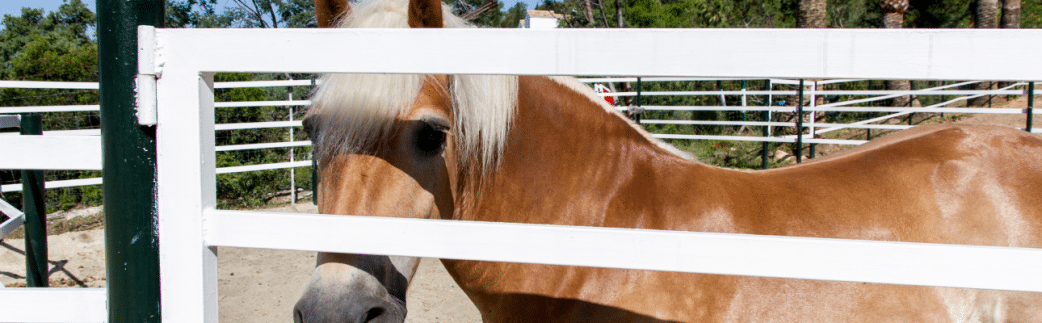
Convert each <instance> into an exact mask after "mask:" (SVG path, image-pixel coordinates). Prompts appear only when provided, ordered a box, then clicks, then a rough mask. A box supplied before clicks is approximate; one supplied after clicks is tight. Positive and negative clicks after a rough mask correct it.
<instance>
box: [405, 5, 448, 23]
mask: <svg viewBox="0 0 1042 323" xmlns="http://www.w3.org/2000/svg"><path fill="white" fill-rule="evenodd" d="M443 26H444V25H443V23H442V20H441V0H409V27H412V28H441V27H443Z"/></svg>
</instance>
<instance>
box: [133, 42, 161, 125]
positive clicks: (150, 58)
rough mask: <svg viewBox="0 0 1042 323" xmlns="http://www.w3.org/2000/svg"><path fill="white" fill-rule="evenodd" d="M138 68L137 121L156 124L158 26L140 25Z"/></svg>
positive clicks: (143, 123)
mask: <svg viewBox="0 0 1042 323" xmlns="http://www.w3.org/2000/svg"><path fill="white" fill-rule="evenodd" d="M137 33H138V44H137V69H138V74H137V77H136V78H135V79H134V91H135V94H134V98H135V99H136V100H137V123H138V124H139V125H142V126H154V125H156V123H157V120H158V117H157V116H156V105H157V102H156V100H157V99H156V79H157V78H158V73H157V71H158V70H159V69H158V68H156V59H155V57H156V56H155V52H156V50H155V49H156V28H155V27H152V26H138V28H137Z"/></svg>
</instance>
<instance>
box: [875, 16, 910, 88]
mask: <svg viewBox="0 0 1042 323" xmlns="http://www.w3.org/2000/svg"><path fill="white" fill-rule="evenodd" d="M879 9H880V10H881V11H883V27H884V28H887V29H891V28H894V29H896V28H903V27H904V23H905V12H908V0H880V1H879ZM886 88H887V90H891V91H908V90H911V89H912V85H911V83H910V82H908V80H889V81H886ZM909 103H911V96H899V97H896V98H893V99H892V100H890V106H894V107H904V106H908V104H909Z"/></svg>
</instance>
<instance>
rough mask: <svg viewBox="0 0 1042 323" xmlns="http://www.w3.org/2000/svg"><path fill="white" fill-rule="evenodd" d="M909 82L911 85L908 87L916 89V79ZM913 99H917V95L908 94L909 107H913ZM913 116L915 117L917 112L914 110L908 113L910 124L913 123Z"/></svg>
mask: <svg viewBox="0 0 1042 323" xmlns="http://www.w3.org/2000/svg"><path fill="white" fill-rule="evenodd" d="M908 84H909V85H910V86H909V87H908V88H909V89H910V90H914V89H915V81H908ZM912 101H915V96H913V95H911V94H909V95H908V107H909V108H911V107H912ZM912 117H915V112H912V113H909V114H908V125H909V126H911V125H912Z"/></svg>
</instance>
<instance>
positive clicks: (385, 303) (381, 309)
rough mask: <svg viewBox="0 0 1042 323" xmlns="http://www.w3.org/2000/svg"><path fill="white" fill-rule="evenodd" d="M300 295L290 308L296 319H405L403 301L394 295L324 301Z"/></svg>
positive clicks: (311, 322)
mask: <svg viewBox="0 0 1042 323" xmlns="http://www.w3.org/2000/svg"><path fill="white" fill-rule="evenodd" d="M306 296H307V295H305V297H303V298H301V299H300V301H298V302H297V305H296V306H295V307H294V309H293V321H294V322H296V323H332V322H337V323H341V322H346V323H401V322H404V321H405V313H406V309H405V304H404V303H402V302H400V301H398V300H395V299H391V300H388V299H383V298H375V297H361V299H346V300H339V301H336V300H334V301H330V302H324V301H321V300H319V299H316V298H309V297H306Z"/></svg>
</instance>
